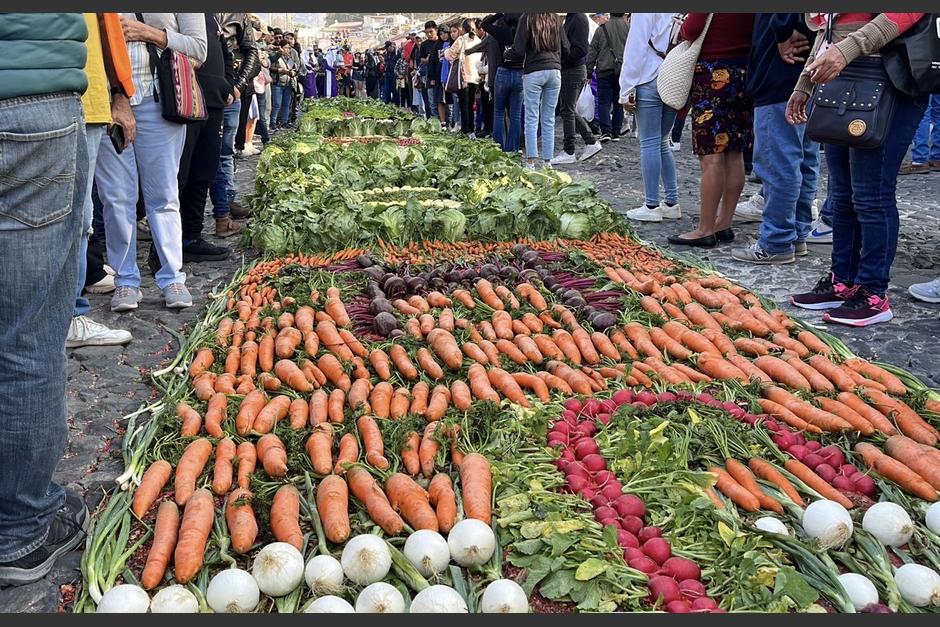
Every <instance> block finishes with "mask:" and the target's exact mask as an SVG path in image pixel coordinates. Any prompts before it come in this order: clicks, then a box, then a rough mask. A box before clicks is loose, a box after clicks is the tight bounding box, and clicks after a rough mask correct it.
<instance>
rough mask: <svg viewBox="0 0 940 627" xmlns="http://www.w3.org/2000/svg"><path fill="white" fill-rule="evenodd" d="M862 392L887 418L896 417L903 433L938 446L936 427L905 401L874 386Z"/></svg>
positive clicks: (929, 444) (923, 442) (918, 440)
mask: <svg viewBox="0 0 940 627" xmlns="http://www.w3.org/2000/svg"><path fill="white" fill-rule="evenodd" d="M862 393H863V394H864V395H865V396H867V397H868V398H869V399H871V401H872V404H873V405H874V407H875V409H877V410H878V411H880V412H881V413H882V414H884V415H885V417H886V418H892V417H893V418H894V421H895V422H896V423H897V425H898V429H900V431H901V433H903V434H904V435H906V436H907V437H909V438H911V439H912V440H915V441H917V442H920V443H921V444H926V445H927V446H936V444H937V435H936V429H934V428H933V427H932V426H930V424H928V423H927V422H926V421H924V419H923V418H921V417H920V416H918V415H917V412H915V411H914V410H913V409H911V408H910V407H909V406H908V405H907V404H906V403H905V402H904V401H900V400H897V399H895V398H891V397H890V396H888V395H887V394H885V393H884V392H881V391H880V390H874V389H872V388H865V389H863V390H862Z"/></svg>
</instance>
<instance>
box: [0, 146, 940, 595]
mask: <svg viewBox="0 0 940 627" xmlns="http://www.w3.org/2000/svg"><path fill="white" fill-rule="evenodd" d="M683 139H684V140H686V142H685V143H684V144H683V145H682V150H681V152H680V153H678V165H679V177H680V178H679V183H680V204H681V206H682V209H683V214H684V216H683V218H682V219H681V220H680V221H678V223H677V222H676V221H665V222H663V223H659V224H648V223H641V224H637V225H635V226H636V230H637V232H638V233H639V235H640V236H641V237H643V238H644V239H646V240H647V241H649V242H651V243H653V244H657V245H660V246H664V247H668V244H666V237H667V236H668V235H672V234H678V233H681V232H684V231H685V230H688V229H690V228H691V226H692V222H693V218H695V217H697V214H698V176H699V169H698V164H697V162H696V160H695V158H694V156H693V155H692V154H691V149H690V145H689V143H688V132H687V133H686V137H684V138H683ZM559 146H560V142H559ZM255 163H256V159H255V158H252V159H248V160H242V161H238V166H239V172H238V173H237V176H236V178H237V185H238V189H239V196H241V195H242V194H244V193H246V192H248V191H249V190H250V189H251V186H252V177H253V171H254V164H255ZM566 171H568V172H570V173H571V174H572V175H573V176H574V177H575V178H576V179H577V178H586V179H589V180H591V181H593V182H594V183H596V184H597V186H598V188H599V189H600V192H601V195H602V196H603V197H604V198H605V199H606V200H608V201H609V202H610V203H611V204H612V205H613V206H614V207H615V208H616V209H617V210H618V211H620V212H625V211H627V210H628V209H632V208H634V207H636V206H638V205H639V204H640V203H641V202H642V199H643V193H642V189H643V184H642V180H641V178H640V168H639V157H638V146H637V140H636V139H635V138H624V139H623V140H622V141H620V142H619V143H614V144H607V145H605V147H604V149H603V151H602V152H601V153H600V154H599V155H597V156H596V157H595V158H594V159H592V160H590V161H588V162H586V163H579V164H577V165H574V166H570V167H568V168H567V170H566ZM821 180H822V181H823V182H824V181H825V176H824V175H823V176H821ZM756 189H757V186H756V185H754V184H751V183H749V184H748V186H747V187H746V189H745V194H750V193H752V192H754V191H756ZM898 196H899V204H900V208H901V239H900V243H899V247H898V257H897V261H896V263H895V266H894V276H893V283H892V288H891V291H890V297H891V300H892V308H893V310H894V313H895V319H894V321H893V322H891V323H889V324H883V325H876V326H874V327H870V328H867V329H858V330H853V329H849V328H846V327H838V328H832V327H831V326H830V325H825V328H826V330H827V331H829V332H830V333H833V334H834V335H836V336H838V337H840V338H842V339H843V340H844V341H845V342H846V343H847V344H848V345H849V346H850V347H851V348H852V349H853V350H854V351H855V352H857V353H858V354H859V355H861V356H863V357H866V358H871V359H877V360H879V361H884V362H888V363H891V364H894V365H897V366H901V367H903V368H906V369H908V370H909V371H910V372H911V373H913V374H914V375H916V376H918V377H920V378H921V379H922V380H923V381H924V382H926V383H928V384H930V385H933V386H935V387H940V352H938V351H937V348H938V344H940V342H938V337H940V318H938V316H940V306H937V305H932V306H931V305H927V304H924V303H920V302H918V301H915V300H914V299H913V298H912V297H910V296H909V295H908V293H907V287H908V286H909V285H911V284H912V283H915V282H919V281H923V280H927V279H932V278H933V277H935V276H937V275H940V248H938V245H937V243H938V241H940V172H934V173H931V174H927V175H913V176H906V177H901V179H900V183H899V189H898ZM820 198H824V190H821V191H820ZM757 227H758V225H757V224H746V225H739V226H737V227H736V229H735V230H736V233H737V236H738V241H737V242H736V243H735V244H734V245H739V244H742V243H744V240H745V239H746V237H747V236H753V235H755V234H756V232H757ZM213 229H214V226H213V225H212V224H211V216H209V217H208V219H207V226H206V232H207V233H210V234H211V233H212V231H213ZM207 239H208V240H210V241H212V242H213V243H220V242H222V243H224V244H225V245H228V246H231V247H233V248H237V245H238V243H237V242H236V241H235V239H237V238H232V239H228V240H217V239H216V238H215V237H213V236H211V235H209V236H207ZM148 246H149V243H144V244H142V245H141V246H140V247H139V250H138V259H139V263H140V267H141V269H142V271H143V272H142V273H143V275H144V282H143V287H142V289H143V292H144V300H143V301H142V302H141V304H140V308H139V309H138V310H137V311H135V312H133V313H128V314H114V313H111V311H110V309H109V303H110V295H101V296H96V295H91V296H90V300H91V302H92V311H91V312H90V314H89V315H90V317H92V318H93V319H94V320H96V321H99V322H102V323H105V324H107V325H109V326H114V327H119V328H124V329H127V330H129V331H131V332H132V333H133V335H134V340H133V342H132V343H131V344H130V345H128V346H127V347H124V348H108V347H105V348H82V349H77V350H73V351H69V360H68V364H69V366H68V396H69V402H68V407H69V414H70V416H69V424H70V436H71V437H70V442H69V446H68V449H67V451H66V453H65V457H64V459H63V460H62V462H61V464H60V465H59V468H58V471H57V474H56V479H57V480H58V481H59V482H61V483H63V484H70V485H72V486H73V487H76V488H78V489H81V490H82V491H83V492H84V493H85V498H86V501H87V503H88V506H89V508H94V507H95V506H96V505H97V504H98V503H99V501H100V499H101V497H102V495H103V494H104V491H105V490H109V489H111V487H113V486H114V481H113V480H114V478H115V477H117V476H118V475H119V474H120V473H121V472H122V471H123V468H122V464H121V457H120V441H121V440H120V437H121V436H122V434H123V428H124V424H123V423H122V422H121V417H122V416H124V415H126V414H128V413H130V412H133V411H135V410H137V409H138V408H139V407H140V406H141V405H142V404H145V403H147V402H148V401H151V400H153V398H154V395H155V392H154V391H153V390H152V388H151V387H150V386H149V385H148V384H147V375H148V373H149V372H150V371H152V370H155V369H158V368H160V367H162V365H164V364H165V363H166V362H167V361H168V360H169V358H171V357H172V355H174V354H175V353H176V351H177V349H178V347H179V344H178V341H177V339H176V336H175V334H179V333H184V332H185V330H186V325H187V324H188V323H190V322H192V321H193V320H194V319H195V318H197V316H199V314H200V312H201V309H202V307H203V305H204V304H205V303H206V298H207V295H208V294H209V293H211V292H212V291H214V290H216V289H218V288H219V287H220V286H222V285H224V284H226V283H227V282H228V281H229V280H230V279H231V276H232V274H233V273H234V272H235V271H236V269H237V268H238V267H240V266H241V264H242V263H243V262H246V261H247V260H250V259H251V257H252V253H250V252H248V251H241V250H234V251H233V254H232V256H231V257H230V258H229V259H228V260H227V261H221V262H210V263H199V264H186V265H185V266H184V271H185V272H186V273H187V277H188V278H187V285H188V287H189V289H190V290H191V292H192V294H193V296H194V300H195V305H194V306H193V307H192V308H189V309H185V310H181V311H179V312H177V311H168V310H167V309H165V308H164V307H163V299H162V297H161V295H160V293H159V290H157V288H156V286H155V284H154V282H153V279H152V277H150V275H149V273H148V272H147V271H146V266H147V264H146V259H147V252H148ZM729 253H730V246H729V245H723V246H721V247H720V248H717V249H714V250H711V251H704V254H703V253H697V252H693V253H691V254H692V255H699V254H700V255H701V256H700V257H698V258H696V259H695V260H696V262H699V263H700V262H701V261H702V260H705V261H707V262H708V263H710V264H712V265H713V266H714V267H715V268H716V269H717V270H719V271H720V272H722V273H724V274H725V275H726V276H728V277H730V278H731V279H733V280H734V281H737V282H739V283H741V284H742V285H744V286H746V287H748V288H751V289H753V290H755V291H758V292H760V293H762V294H764V295H765V296H767V297H769V298H771V299H773V300H774V301H776V302H777V303H780V304H783V303H786V301H787V296H788V295H789V294H790V293H791V292H793V291H795V290H804V289H808V288H810V287H811V286H812V285H813V284H814V283H815V281H816V280H817V279H818V278H819V277H821V276H822V275H823V273H824V272H825V271H826V269H827V268H828V255H829V247H828V246H815V247H810V255H809V257H806V258H804V259H801V260H799V261H798V263H796V264H790V265H786V266H751V265H747V264H743V263H739V262H735V261H733V260H732V259H731V258H730V254H729ZM783 308H784V309H785V310H786V311H787V312H788V313H790V314H791V315H795V316H798V317H800V318H802V319H804V320H806V321H807V322H809V323H810V324H816V325H820V326H822V325H823V323H822V322H821V319H820V317H819V316H818V315H816V314H812V313H810V312H805V311H802V310H798V309H794V308H793V307H791V306H789V305H785V306H783ZM116 436H117V437H116ZM79 562H80V552H77V551H76V552H73V553H71V554H69V555H67V556H66V557H65V558H64V559H62V560H61V561H60V562H59V564H58V565H57V566H56V568H54V569H53V571H52V572H51V573H50V574H49V576H47V577H46V578H45V579H43V580H41V581H38V582H36V583H34V584H31V585H28V586H23V587H20V588H5V589H0V612H22V611H42V612H49V611H56V609H58V608H60V607H61V604H62V603H63V599H64V600H65V602H66V603H67V602H68V600H69V599H70V595H71V592H72V589H73V586H74V585H75V584H76V582H77V581H78V579H79Z"/></svg>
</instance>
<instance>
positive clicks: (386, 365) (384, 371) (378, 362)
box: [369, 348, 392, 381]
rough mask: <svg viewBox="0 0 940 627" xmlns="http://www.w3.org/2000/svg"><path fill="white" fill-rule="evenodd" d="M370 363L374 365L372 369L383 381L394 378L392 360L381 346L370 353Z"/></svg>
mask: <svg viewBox="0 0 940 627" xmlns="http://www.w3.org/2000/svg"><path fill="white" fill-rule="evenodd" d="M369 363H370V364H371V365H372V369H373V370H375V374H377V375H378V376H379V378H380V379H382V380H383V381H388V380H389V379H391V378H392V368H391V360H390V359H389V356H388V355H387V354H386V353H385V351H383V350H382V349H381V348H375V349H373V350H372V351H371V352H370V353H369Z"/></svg>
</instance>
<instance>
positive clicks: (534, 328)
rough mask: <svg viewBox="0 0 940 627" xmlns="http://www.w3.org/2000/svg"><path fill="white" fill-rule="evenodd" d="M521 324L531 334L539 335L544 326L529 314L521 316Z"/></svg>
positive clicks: (537, 318) (533, 315)
mask: <svg viewBox="0 0 940 627" xmlns="http://www.w3.org/2000/svg"><path fill="white" fill-rule="evenodd" d="M522 324H524V325H526V326H527V327H528V328H529V331H531V332H532V333H541V332H542V331H543V330H544V329H545V324H544V323H543V322H542V321H541V320H540V319H539V317H538V316H536V315H535V314H534V313H531V312H526V313H524V314H522Z"/></svg>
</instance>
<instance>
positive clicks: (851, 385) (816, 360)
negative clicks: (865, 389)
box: [807, 336, 855, 392]
mask: <svg viewBox="0 0 940 627" xmlns="http://www.w3.org/2000/svg"><path fill="white" fill-rule="evenodd" d="M814 337H815V336H814ZM807 362H808V363H809V365H810V366H812V367H813V368H814V369H815V370H816V372H818V373H819V374H821V375H822V376H824V377H826V379H828V380H829V381H830V382H831V383H832V385H833V386H834V387H835V388H836V389H839V390H841V391H843V392H851V391H852V390H854V389H855V381H854V380H853V379H852V377H850V376H849V375H847V374H846V373H845V371H844V370H842V368H840V367H839V366H837V365H835V364H834V363H832V362H831V361H830V360H829V358H828V357H826V356H825V355H813V356H812V357H810V358H809V359H808V360H807Z"/></svg>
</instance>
